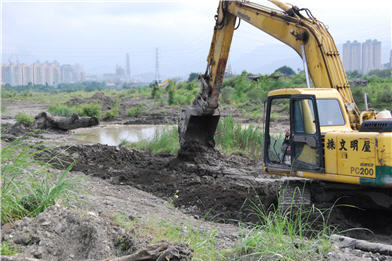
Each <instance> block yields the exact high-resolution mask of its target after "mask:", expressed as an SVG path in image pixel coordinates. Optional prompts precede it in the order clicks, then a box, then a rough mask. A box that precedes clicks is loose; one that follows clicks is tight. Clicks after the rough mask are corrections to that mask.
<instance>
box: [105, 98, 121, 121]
mask: <svg viewBox="0 0 392 261" xmlns="http://www.w3.org/2000/svg"><path fill="white" fill-rule="evenodd" d="M119 106H120V102H119V101H118V100H116V101H115V102H114V104H113V108H112V109H111V110H108V111H106V112H105V114H104V116H103V119H104V120H111V119H114V118H115V117H117V116H118V115H119V114H120V110H119V108H118V107H119Z"/></svg>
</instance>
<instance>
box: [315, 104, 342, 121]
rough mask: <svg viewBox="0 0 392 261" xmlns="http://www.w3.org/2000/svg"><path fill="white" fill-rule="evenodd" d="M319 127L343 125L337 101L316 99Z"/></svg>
mask: <svg viewBox="0 0 392 261" xmlns="http://www.w3.org/2000/svg"><path fill="white" fill-rule="evenodd" d="M316 102H317V108H318V112H319V119H320V126H338V125H344V124H345V121H344V117H343V113H342V110H341V108H340V104H339V101H338V100H337V99H317V100H316Z"/></svg>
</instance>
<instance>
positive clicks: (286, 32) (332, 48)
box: [179, 0, 361, 145]
mask: <svg viewBox="0 0 392 261" xmlns="http://www.w3.org/2000/svg"><path fill="white" fill-rule="evenodd" d="M270 1H271V2H272V3H274V4H275V5H277V6H278V7H279V8H280V9H282V11H279V10H276V9H272V8H269V7H265V6H262V5H258V4H255V3H250V2H245V1H222V0H221V1H220V2H219V7H218V13H217V15H216V16H215V18H216V24H215V27H214V34H213V38H212V42H211V47H210V51H209V54H208V57H207V63H208V65H207V70H206V72H205V74H204V75H201V76H200V80H201V82H202V87H201V92H200V94H199V95H197V96H196V98H195V100H194V102H193V105H192V106H191V107H189V108H188V109H187V110H185V111H183V116H182V124H180V126H179V132H180V143H181V144H183V143H184V142H185V141H190V140H196V141H198V142H201V143H204V144H205V145H213V134H214V133H215V129H216V125H217V122H218V120H219V117H218V116H217V115H216V109H217V108H218V101H219V94H220V92H221V89H222V83H223V77H224V73H225V68H226V63H227V59H228V55H229V51H230V45H231V41H232V37H233V33H234V30H235V27H236V25H235V24H236V19H237V18H238V20H243V21H246V22H248V23H250V24H252V25H253V26H255V27H257V28H259V29H260V30H262V31H264V32H266V33H267V34H269V35H271V36H273V37H274V38H276V39H278V40H280V41H282V42H283V43H285V44H287V45H289V46H290V47H292V48H293V49H294V50H295V51H296V52H297V53H298V54H299V55H300V57H301V58H302V59H303V61H304V64H305V65H307V66H306V67H307V70H306V69H305V72H306V75H307V83H308V87H310V83H309V77H308V73H309V74H310V76H311V78H312V80H313V84H314V88H333V89H336V90H337V91H338V92H339V93H340V94H341V96H342V98H343V101H344V103H345V107H346V111H347V113H348V115H349V119H350V123H351V127H352V128H353V129H358V128H359V126H360V122H361V121H360V118H361V115H360V112H359V110H358V108H357V106H356V104H355V102H354V99H353V96H352V93H351V90H350V86H349V84H348V80H347V76H346V73H345V71H344V68H343V65H342V62H341V59H340V56H339V52H338V51H337V48H336V45H335V42H334V40H333V38H332V37H331V35H330V34H329V32H328V30H327V28H326V27H325V25H324V24H322V23H321V22H320V21H318V20H317V19H316V18H314V17H313V15H312V13H311V12H310V11H309V10H308V9H300V8H298V7H296V6H293V5H290V4H285V3H282V2H280V1H278V0H270ZM301 12H305V13H306V16H305V15H303V14H302V13H301ZM239 22H240V21H238V23H239ZM204 119H205V120H204ZM201 132H204V134H201Z"/></svg>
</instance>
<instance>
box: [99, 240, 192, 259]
mask: <svg viewBox="0 0 392 261" xmlns="http://www.w3.org/2000/svg"><path fill="white" fill-rule="evenodd" d="M192 257H193V250H192V249H191V248H189V246H188V245H187V244H178V243H168V242H166V241H160V242H158V243H156V244H153V245H149V246H147V247H146V248H145V249H142V250H139V251H138V252H136V253H135V254H132V255H129V256H122V257H117V258H110V259H105V260H103V261H190V260H192Z"/></svg>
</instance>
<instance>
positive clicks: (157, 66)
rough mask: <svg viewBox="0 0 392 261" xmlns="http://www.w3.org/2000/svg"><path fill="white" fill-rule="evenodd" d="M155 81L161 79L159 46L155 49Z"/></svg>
mask: <svg viewBox="0 0 392 261" xmlns="http://www.w3.org/2000/svg"><path fill="white" fill-rule="evenodd" d="M155 81H156V82H158V83H159V82H160V79H159V51H158V48H156V49H155Z"/></svg>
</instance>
